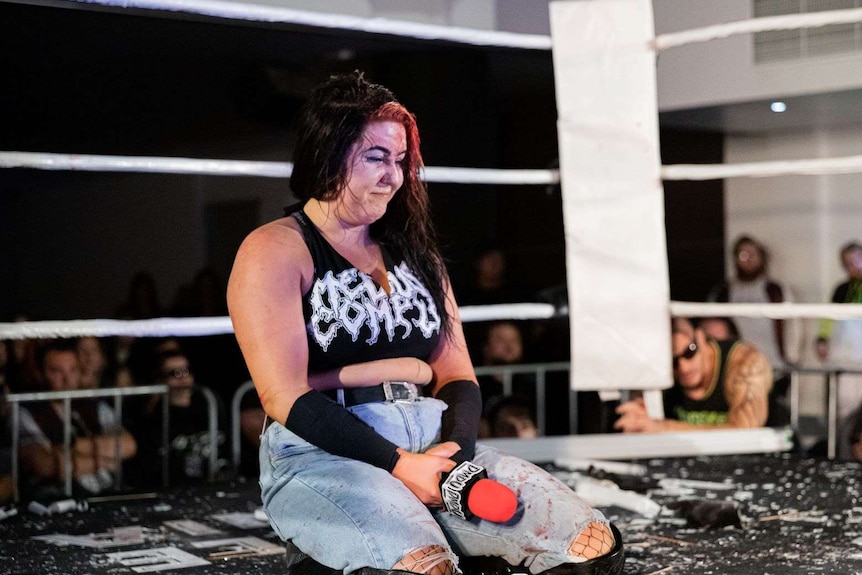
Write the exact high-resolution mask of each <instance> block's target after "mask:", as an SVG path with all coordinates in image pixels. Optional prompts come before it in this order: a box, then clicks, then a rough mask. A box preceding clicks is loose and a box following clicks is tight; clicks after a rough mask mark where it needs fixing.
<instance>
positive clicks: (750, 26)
mask: <svg viewBox="0 0 862 575" xmlns="http://www.w3.org/2000/svg"><path fill="white" fill-rule="evenodd" d="M854 22H862V8H850V9H847V10H829V11H825V12H808V13H805V14H786V15H781V16H766V17H762V18H752V19H750V20H740V21H738V22H727V23H725V24H715V25H713V26H706V27H704V28H695V29H692V30H684V31H682V32H672V33H668V34H661V35H658V36H656V38H655V40H654V42H653V46H654V47H655V49H656V51H661V50H666V49H668V48H673V47H676V46H683V45H685V44H692V43H694V42H707V41H709V40H717V39H718V38H727V37H729V36H733V35H735V34H751V33H754V32H766V31H769V30H798V29H800V28H814V27H818V26H827V25H830V24H852V23H854Z"/></svg>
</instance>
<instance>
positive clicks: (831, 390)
mask: <svg viewBox="0 0 862 575" xmlns="http://www.w3.org/2000/svg"><path fill="white" fill-rule="evenodd" d="M788 368H789V370H790V427H791V428H792V429H793V431H794V432H795V433H797V434H798V433H799V388H800V381H799V379H800V376H802V375H821V376H823V377H824V380H825V381H824V383H825V384H826V400H827V403H826V456H827V457H828V458H829V459H835V456H836V455H837V445H838V387H839V384H840V379H841V376H842V375H844V374H854V375H860V374H862V367H859V366H846V365H828V364H827V365H822V366H814V367H812V366H804V365H795V364H791V365H789V366H788Z"/></svg>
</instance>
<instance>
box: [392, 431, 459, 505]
mask: <svg viewBox="0 0 862 575" xmlns="http://www.w3.org/2000/svg"><path fill="white" fill-rule="evenodd" d="M444 446H445V447H444ZM453 446H454V450H453ZM459 449H461V448H460V447H459V446H458V444H457V443H455V442H453V441H449V442H446V443H442V444H440V445H437V446H435V447H432V448H431V449H429V450H428V451H427V452H425V453H410V452H409V451H405V450H403V449H401V448H398V453H399V455H401V458H400V459H399V460H398V463H396V464H395V469H393V470H392V475H393V476H394V477H396V478H398V479H400V480H401V482H402V483H403V484H404V485H406V486H407V489H409V490H410V491H412V492H413V495H415V496H416V498H417V499H419V501H421V502H422V503H424V504H425V505H427V506H429V507H440V506H441V505H443V499H442V498H441V497H440V475H441V474H443V473H447V472H448V471H451V470H452V468H453V467H455V462H454V461H452V460H451V459H449V455H453V454H454V453H455V452H456V451H458V450H459Z"/></svg>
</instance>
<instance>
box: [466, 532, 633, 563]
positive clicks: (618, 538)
mask: <svg viewBox="0 0 862 575" xmlns="http://www.w3.org/2000/svg"><path fill="white" fill-rule="evenodd" d="M610 527H611V532H612V533H613V534H614V548H613V549H611V551H610V553H608V554H607V555H602V556H601V557H596V558H595V559H588V560H586V561H584V562H582V563H563V564H562V565H557V566H556V567H551V568H550V569H547V570H545V571H542V572H541V573H540V574H539V575H619V574H620V573H622V572H623V565H624V564H625V553H624V552H623V536H622V535H620V532H619V529H617V528H616V526H614V525H613V524H611V526H610ZM458 566H459V567H460V568H461V571H463V572H464V575H520V574H527V575H529V573H530V571H529V570H528V569H527V568H526V567H524V566H523V565H510V564H509V563H507V562H506V561H505V560H503V559H502V558H500V557H487V556H482V557H462V558H461V561H460V562H459V564H458Z"/></svg>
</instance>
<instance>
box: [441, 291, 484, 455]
mask: <svg viewBox="0 0 862 575" xmlns="http://www.w3.org/2000/svg"><path fill="white" fill-rule="evenodd" d="M446 310H447V311H448V312H449V316H450V317H451V318H452V330H451V333H450V335H449V336H448V337H447V336H443V337H441V338H440V342H439V343H438V345H437V349H435V350H434V352H433V353H432V354H431V357H430V359H429V360H428V364H429V365H430V366H431V369H432V371H433V372H434V379H433V380H432V388H431V391H432V393H433V395H434V397H436V398H437V399H441V400H443V401H445V402H446V403H447V404H448V406H449V407H448V409H447V410H446V411H444V412H443V417H442V428H441V431H440V439H441V441H442V444H441V445H439V446H437V447H435V448H432V450H431V451H429V452H430V453H435V454H436V453H437V451H436V450H438V449H439V450H442V451H441V452H448V451H451V448H452V447H453V444H457V446H458V448H459V449H458V453H457V454H455V455H449V456H450V457H451V458H452V459H454V460H456V461H462V460H467V459H472V457H473V454H474V450H475V447H476V438H477V437H478V435H479V421H480V419H481V417H482V394H481V393H480V392H479V384H478V383H477V381H476V372H475V371H474V369H473V362H472V361H471V360H470V353H469V352H468V350H467V342H466V340H465V338H464V330H463V328H462V325H461V317H460V315H459V313H458V305H457V304H456V303H455V297H454V295H453V294H452V287H451V285H450V284H449V283H448V280H447V283H446Z"/></svg>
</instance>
